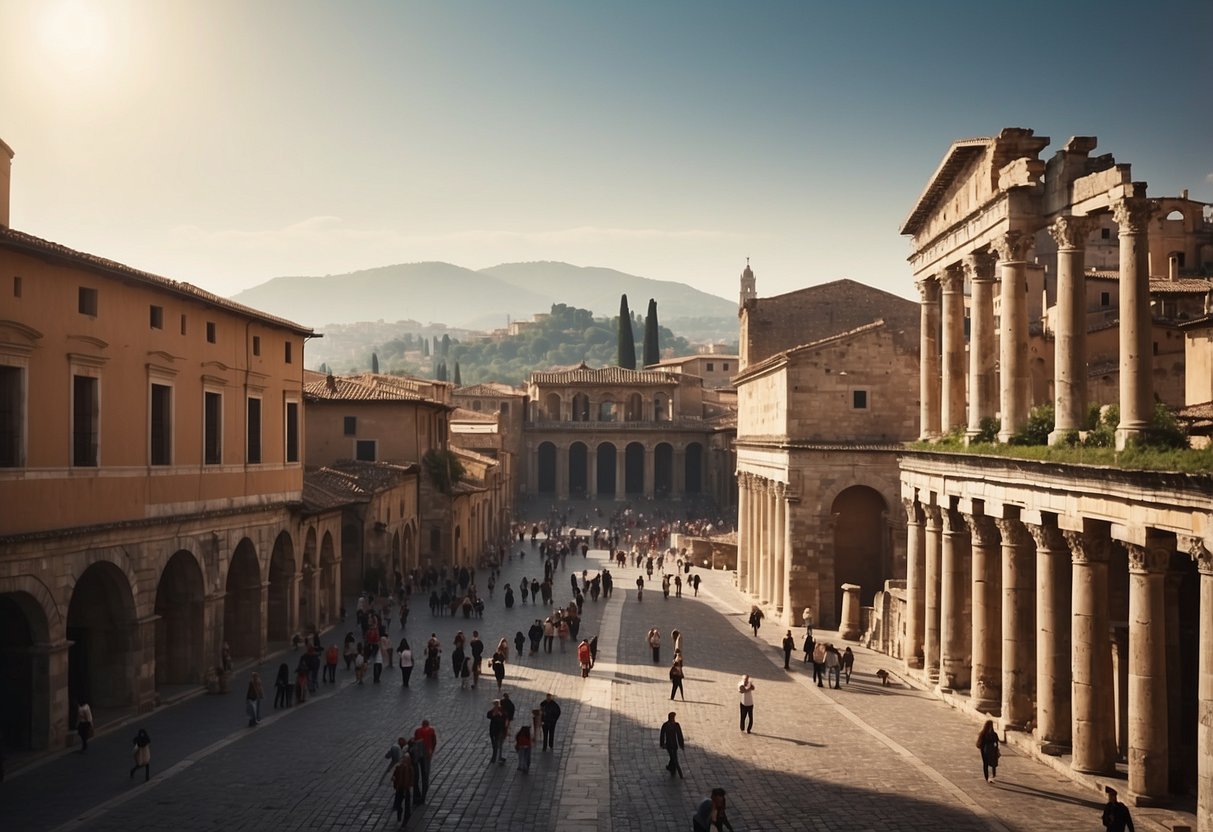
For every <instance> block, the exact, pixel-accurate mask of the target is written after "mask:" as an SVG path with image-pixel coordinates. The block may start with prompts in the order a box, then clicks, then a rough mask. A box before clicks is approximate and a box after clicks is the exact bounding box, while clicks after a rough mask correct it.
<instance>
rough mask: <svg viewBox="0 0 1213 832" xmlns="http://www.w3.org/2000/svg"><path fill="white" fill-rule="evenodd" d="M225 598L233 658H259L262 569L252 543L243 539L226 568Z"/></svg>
mask: <svg viewBox="0 0 1213 832" xmlns="http://www.w3.org/2000/svg"><path fill="white" fill-rule="evenodd" d="M226 587H227V594H226V595H225V596H224V598H223V640H224V641H226V642H227V646H228V647H229V648H230V649H231V651H232V658H260V654H261V637H262V632H263V631H262V624H261V567H260V565H259V564H258V563H257V550H256V549H255V548H254V546H253V541H251V540H249V539H248V538H247V537H246V538H244V539H242V540H241V541H240V543H239V544H238V545H237V546H236V551H234V552H233V553H232V559H231V562H230V563H229V564H228V567H227V583H226Z"/></svg>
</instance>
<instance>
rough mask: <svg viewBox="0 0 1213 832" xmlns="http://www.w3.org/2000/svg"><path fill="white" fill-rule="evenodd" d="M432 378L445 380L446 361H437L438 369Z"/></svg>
mask: <svg viewBox="0 0 1213 832" xmlns="http://www.w3.org/2000/svg"><path fill="white" fill-rule="evenodd" d="M434 378H435V379H437V380H438V381H446V362H445V361H439V362H438V371H437V372H436V373H434Z"/></svg>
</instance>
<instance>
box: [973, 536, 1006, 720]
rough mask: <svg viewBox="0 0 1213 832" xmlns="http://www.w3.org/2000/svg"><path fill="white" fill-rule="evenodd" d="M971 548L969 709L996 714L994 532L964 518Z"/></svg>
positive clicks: (998, 658)
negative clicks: (968, 531)
mask: <svg viewBox="0 0 1213 832" xmlns="http://www.w3.org/2000/svg"><path fill="white" fill-rule="evenodd" d="M965 519H966V520H967V521H968V524H969V528H970V529H971V530H972V535H973V538H972V542H971V545H972V547H973V680H972V684H971V690H972V697H973V707H974V708H976V709H977V710H979V711H982V712H984V713H988V714H996V713H998V709H999V706H1000V705H1001V704H1002V567H1001V565H1000V558H999V540H998V529H997V528H996V527H995V525H994V520H993V519H991V518H989V517H985V516H983V515H969V516H968V517H966V518H965Z"/></svg>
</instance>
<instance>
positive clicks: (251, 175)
mask: <svg viewBox="0 0 1213 832" xmlns="http://www.w3.org/2000/svg"><path fill="white" fill-rule="evenodd" d="M1211 37H1213V3H1211V2H1209V0H1149V1H1148V2H1147V0H1138V2H1120V1H1119V0H1118V1H1116V2H1110V1H1109V0H1099V1H1098V2H1096V0H1090V2H1087V0H1066V1H1065V2H1056V0H1049V2H1038V1H1037V0H1021V2H1016V3H984V2H973V0H955V2H933V1H932V0H926V2H918V3H906V2H902V1H901V0H881V2H864V0H853V1H852V2H837V0H834V1H833V2H810V0H803V2H759V1H758V0H749V1H748V2H743V1H742V0H736V1H735V2H712V1H711V0H687V1H686V2H672V1H670V2H665V1H663V0H646V1H645V2H624V1H623V0H611V2H591V0H566V2H535V1H533V0H509V1H508V2H505V0H483V2H460V0H429V2H416V3H415V2H375V3H372V2H356V1H355V2H337V0H331V2H319V0H291V1H290V2H285V0H281V1H279V2H268V1H267V0H206V2H203V1H202V0H0V138H2V139H4V140H5V141H6V142H7V143H8V144H9V145H10V146H11V147H12V148H13V150H14V151H15V152H16V158H15V159H14V162H13V164H14V170H13V195H12V225H13V227H14V228H18V229H20V230H23V231H26V232H29V233H31V234H35V235H38V236H41V237H46V238H49V239H52V240H56V241H58V242H62V243H64V244H67V245H69V246H72V247H75V248H80V249H83V250H85V251H88V252H92V253H94V254H99V255H102V256H106V257H111V258H113V259H116V260H119V261H122V262H124V263H127V264H129V265H132V266H136V267H138V268H143V269H147V270H149V271H153V272H157V273H159V274H163V275H166V276H169V277H173V278H177V279H180V280H187V281H190V282H192V283H195V284H197V285H199V286H202V287H204V288H207V289H210V290H212V291H215V292H217V293H220V294H225V295H228V294H233V293H235V292H237V291H239V290H240V289H242V288H246V287H249V286H252V285H255V284H257V283H260V282H262V281H264V280H267V279H269V278H271V277H275V276H279V275H284V274H329V273H339V272H345V271H350V270H354V269H359V268H366V267H371V266H378V265H386V264H389V263H396V262H411V261H418V260H445V261H449V262H452V263H457V264H460V265H464V266H468V267H472V268H481V267H485V266H489V265H493V264H495V263H499V262H506V261H519V260H566V261H569V262H572V263H576V264H578V265H600V266H610V267H614V268H618V269H621V270H624V271H628V272H631V273H634V274H640V275H644V276H646V277H654V278H661V279H672V280H681V281H685V282H687V283H690V284H692V285H695V286H697V287H699V288H701V289H704V290H706V291H710V292H714V293H716V294H720V295H723V296H725V297H728V298H734V297H736V293H737V277H738V274H739V272H740V271H741V269H742V268H743V266H744V264H745V258H746V257H747V256H749V257H751V258H752V262H753V265H754V269H755V271H756V273H757V275H758V291H759V294H760V295H772V294H777V293H780V292H784V291H790V290H792V289H796V288H800V287H802V286H807V285H811V284H815V283H820V282H824V281H826V280H833V279H836V278H839V277H850V278H854V279H857V280H862V281H867V282H870V283H873V284H876V285H879V286H882V287H884V288H887V289H890V290H892V291H896V292H898V293H899V294H903V295H907V296H908V295H909V294H910V293H911V291H912V285H911V283H910V273H909V269H908V266H907V265H906V263H905V257H906V255H907V254H908V242H907V241H906V240H905V239H904V238H902V237H899V236H898V233H897V232H898V229H899V227H900V224H901V222H902V220H904V218H905V217H906V215H907V214H908V213H909V211H910V208H911V206H912V204H913V202H914V201H915V199H916V198H917V197H918V195H919V194H920V193H921V191H922V189H923V187H924V186H925V184H926V181H927V178H928V177H929V176H930V175H931V173H932V172H933V171H934V170H935V168H936V166H937V165H938V164H939V162H940V160H941V158H942V156H943V154H944V153H945V152H946V150H947V148H948V145H949V144H950V143H951V142H952V141H953V140H955V139H958V138H964V137H972V136H988V135H993V134H995V133H996V132H997V131H998V130H1000V129H1001V128H1003V127H1009V126H1016V127H1030V128H1033V129H1034V130H1036V132H1037V133H1038V134H1040V135H1045V136H1051V137H1052V138H1053V141H1054V144H1053V146H1052V147H1050V148H1049V149H1047V150H1046V151H1045V152H1044V153H1043V154H1042V156H1043V157H1044V158H1047V157H1048V156H1049V155H1051V154H1052V152H1053V151H1054V150H1055V149H1056V148H1057V147H1058V146H1060V144H1061V143H1062V142H1064V141H1065V139H1066V138H1067V137H1068V136H1071V135H1075V134H1080V135H1095V136H1098V137H1099V150H1098V151H1097V152H1105V153H1107V152H1110V153H1113V154H1115V156H1116V158H1117V160H1118V161H1121V162H1130V163H1132V165H1133V174H1134V178H1135V179H1138V180H1145V181H1147V182H1149V184H1150V193H1152V194H1154V195H1163V194H1176V193H1178V192H1179V191H1180V190H1181V189H1182V188H1188V189H1190V192H1191V195H1192V197H1193V198H1196V199H1202V200H1206V201H1213V107H1211V106H1210V105H1211V98H1210V83H1211V82H1213V57H1211V56H1213V50H1210V49H1209V42H1210V38H1211Z"/></svg>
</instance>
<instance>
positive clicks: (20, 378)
mask: <svg viewBox="0 0 1213 832" xmlns="http://www.w3.org/2000/svg"><path fill="white" fill-rule="evenodd" d="M24 451H25V370H24V369H23V368H21V367H9V366H6V365H2V364H0V468H21V467H23V466H24V464H25V460H24V456H25V453H24Z"/></svg>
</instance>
